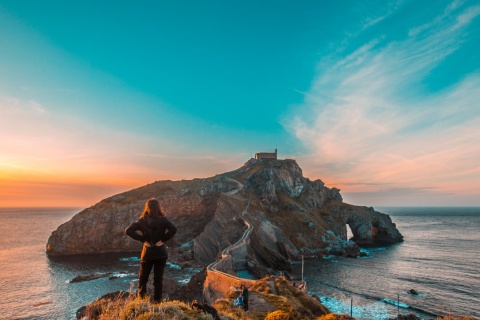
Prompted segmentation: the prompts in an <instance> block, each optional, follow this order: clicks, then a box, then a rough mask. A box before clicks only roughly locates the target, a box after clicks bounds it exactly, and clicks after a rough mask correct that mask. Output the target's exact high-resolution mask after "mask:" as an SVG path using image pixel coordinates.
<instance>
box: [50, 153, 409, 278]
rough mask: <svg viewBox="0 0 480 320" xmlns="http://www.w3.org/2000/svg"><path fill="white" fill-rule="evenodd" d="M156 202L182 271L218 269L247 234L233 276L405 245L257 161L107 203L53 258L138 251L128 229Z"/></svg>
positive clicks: (287, 171)
mask: <svg viewBox="0 0 480 320" xmlns="http://www.w3.org/2000/svg"><path fill="white" fill-rule="evenodd" d="M152 197H155V198H157V199H159V200H160V202H161V203H162V206H163V207H164V208H165V210H166V211H167V213H168V216H169V219H170V220H171V221H172V222H173V223H174V224H175V225H176V226H177V227H178V233H177V235H176V236H175V237H174V239H172V241H170V242H169V246H170V259H171V260H173V261H175V262H176V263H178V264H180V265H182V266H185V265H204V266H206V265H208V264H211V263H213V262H214V261H216V260H217V259H219V258H221V257H222V252H223V251H224V250H225V249H226V248H227V247H229V246H231V245H232V244H234V243H236V242H237V241H238V240H239V239H240V238H242V236H245V235H246V230H247V229H248V228H250V229H251V230H249V232H248V237H246V238H245V239H243V245H241V246H239V248H235V250H232V252H231V254H232V256H233V258H232V261H231V265H230V266H224V268H223V269H224V270H226V271H227V273H231V274H235V272H236V271H238V270H242V269H244V270H248V271H249V272H250V273H251V274H253V275H254V276H255V277H257V278H261V277H264V276H266V275H270V274H273V273H274V272H275V271H280V270H287V271H288V270H290V261H291V260H295V259H298V258H299V256H300V255H305V256H310V257H321V256H323V255H329V254H335V255H345V256H352V257H355V256H357V255H358V253H359V246H376V245H385V244H392V243H396V242H400V241H403V236H402V235H401V234H400V232H399V231H398V230H397V228H396V226H395V224H394V223H393V222H392V221H391V219H390V217H389V216H388V215H386V214H383V213H380V212H377V211H375V210H374V209H373V208H367V207H361V206H355V205H351V204H347V203H344V202H343V200H342V197H341V195H340V190H338V189H336V188H328V187H326V186H325V185H324V183H323V182H322V181H321V180H314V181H311V180H309V179H308V178H306V177H304V176H303V174H302V170H301V168H300V167H299V165H298V164H297V162H296V161H295V160H288V159H287V160H277V159H272V160H266V159H263V160H262V159H250V160H249V161H247V162H246V163H245V164H244V165H243V166H242V167H240V168H239V169H237V170H234V171H231V172H226V173H222V174H219V175H216V176H214V177H210V178H204V179H193V180H182V181H170V180H168V181H157V182H154V183H151V184H148V185H146V186H143V187H140V188H137V189H134V190H131V191H127V192H124V193H121V194H117V195H115V196H112V197H110V198H107V199H104V200H102V201H100V202H99V203H97V204H95V205H94V206H92V207H90V208H87V209H85V210H83V211H81V212H80V213H78V214H77V215H75V216H74V217H73V218H72V219H71V220H70V221H68V222H66V223H65V224H63V225H61V226H59V227H58V229H57V230H55V231H54V232H53V233H52V235H51V236H50V238H49V239H48V243H47V254H48V255H49V256H60V255H62V256H63V255H77V254H96V253H105V252H129V251H133V252H139V250H140V244H139V243H138V242H136V241H133V240H131V239H130V238H129V237H126V236H125V235H124V234H123V230H124V229H125V227H126V226H128V225H129V224H130V223H132V222H133V221H134V220H136V219H137V218H138V217H139V215H140V213H141V211H142V209H143V205H144V203H145V201H146V200H147V199H149V198H152ZM347 225H348V226H350V228H351V231H352V233H353V238H352V239H351V240H348V239H347ZM223 253H224V252H223Z"/></svg>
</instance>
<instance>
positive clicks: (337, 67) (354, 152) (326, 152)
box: [285, 1, 480, 201]
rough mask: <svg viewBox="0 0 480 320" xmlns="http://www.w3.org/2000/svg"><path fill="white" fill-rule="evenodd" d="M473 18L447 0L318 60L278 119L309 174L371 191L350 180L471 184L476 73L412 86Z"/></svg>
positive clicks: (475, 173) (479, 83)
mask: <svg viewBox="0 0 480 320" xmlns="http://www.w3.org/2000/svg"><path fill="white" fill-rule="evenodd" d="M479 15H480V9H479V7H478V6H471V7H467V8H464V7H463V6H462V3H461V2H460V1H454V2H452V3H451V4H450V5H449V6H448V7H447V8H446V9H445V11H444V12H443V13H442V14H441V15H440V16H439V17H437V18H435V19H434V20H433V21H430V22H428V23H426V24H424V25H421V26H419V27H414V28H411V29H410V33H409V36H408V37H406V38H405V39H403V40H395V41H390V42H387V40H386V39H385V38H384V37H381V36H379V37H378V38H375V39H373V40H370V41H369V42H367V43H365V44H364V45H361V46H360V47H359V48H358V49H357V50H356V51H354V52H353V53H351V54H350V55H348V56H345V57H342V58H340V59H338V60H337V62H336V63H335V64H331V66H326V64H324V63H322V62H321V63H320V65H321V67H320V70H319V73H318V77H317V78H316V80H315V81H314V83H313V85H312V88H311V90H310V91H309V92H308V94H307V95H306V96H305V103H304V104H303V105H301V106H300V107H298V108H296V109H295V111H294V115H293V116H292V115H289V119H293V120H288V121H286V122H285V125H286V126H287V128H289V130H291V131H292V132H293V133H294V134H295V135H296V137H297V138H298V139H300V140H301V141H302V142H303V143H304V144H305V145H306V146H307V147H308V148H310V154H309V155H307V156H305V157H303V159H301V161H304V162H306V163H307V166H308V167H309V168H311V169H310V171H311V172H310V174H312V175H315V176H318V177H320V178H323V179H324V180H325V181H327V182H330V183H333V184H337V183H339V182H344V183H343V185H340V187H343V188H344V189H345V191H346V192H347V193H348V192H370V191H372V192H377V193H378V194H380V193H381V189H378V188H376V189H371V188H370V189H368V188H369V187H368V186H367V185H363V186H362V189H358V182H360V183H368V184H372V185H376V184H383V183H386V184H394V186H393V187H389V188H388V190H387V188H384V189H383V190H386V191H389V190H390V191H391V190H393V189H392V188H399V189H398V190H403V189H402V188H407V189H408V188H414V189H415V188H423V187H422V185H433V186H436V187H442V188H443V189H442V190H443V191H442V194H453V193H457V194H458V193H464V192H467V193H471V192H472V191H471V190H473V189H475V190H478V189H479V187H480V170H479V168H480V167H479V164H478V161H477V159H480V143H479V141H480V129H479V127H478V123H480V108H479V101H480V90H479V88H480V73H478V70H477V72H475V70H473V72H472V73H471V74H467V75H465V77H464V78H463V79H461V80H460V81H459V82H458V83H456V84H454V85H451V86H450V87H448V88H445V89H443V90H441V91H438V92H435V93H429V94H420V93H419V92H420V91H421V90H420V89H419V88H421V87H422V81H423V80H424V79H425V78H426V77H428V75H429V74H430V72H431V71H432V70H433V69H434V68H436V67H437V66H438V65H439V64H440V63H441V62H442V61H444V60H445V58H446V57H448V56H449V55H451V54H453V53H455V52H456V51H457V50H458V49H459V48H460V47H461V45H462V43H463V40H464V36H465V34H467V33H468V26H469V24H470V23H471V22H472V21H474V19H476V18H477V17H478V16H479ZM327 59H328V60H329V61H331V60H332V57H327ZM349 181H350V182H349ZM351 181H355V182H357V187H354V186H353V185H352V184H349V183H351ZM409 190H410V189H409ZM432 192H433V193H436V192H437V191H435V190H433V191H432ZM389 194H392V192H389ZM397 194H398V196H399V197H401V196H402V193H397ZM437 194H438V192H437ZM432 201H434V200H432Z"/></svg>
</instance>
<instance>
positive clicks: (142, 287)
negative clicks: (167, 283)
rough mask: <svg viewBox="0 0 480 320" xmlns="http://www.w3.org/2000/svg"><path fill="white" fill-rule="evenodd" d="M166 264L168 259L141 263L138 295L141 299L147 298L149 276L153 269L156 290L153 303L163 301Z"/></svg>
mask: <svg viewBox="0 0 480 320" xmlns="http://www.w3.org/2000/svg"><path fill="white" fill-rule="evenodd" d="M166 264H167V259H155V260H149V261H141V262H140V274H139V275H138V294H139V295H140V297H142V298H143V297H145V293H146V292H147V282H148V276H149V275H150V272H151V271H152V267H153V268H154V269H153V287H154V288H155V293H154V295H153V301H155V302H160V301H161V300H162V290H163V270H164V269H165V265H166Z"/></svg>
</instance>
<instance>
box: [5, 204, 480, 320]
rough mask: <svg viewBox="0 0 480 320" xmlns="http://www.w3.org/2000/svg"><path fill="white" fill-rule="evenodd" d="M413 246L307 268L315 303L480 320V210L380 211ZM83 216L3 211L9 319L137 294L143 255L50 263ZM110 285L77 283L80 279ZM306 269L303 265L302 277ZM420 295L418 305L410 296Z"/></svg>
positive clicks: (51, 315)
mask: <svg viewBox="0 0 480 320" xmlns="http://www.w3.org/2000/svg"><path fill="white" fill-rule="evenodd" d="M375 209H376V210H377V211H380V212H384V213H387V214H389V215H390V216H391V217H392V220H393V221H394V222H395V223H396V225H397V227H398V229H399V230H400V232H401V233H402V234H403V236H404V237H405V241H404V242H402V243H400V244H396V245H390V246H385V247H380V248H364V249H362V250H363V251H364V252H365V253H366V256H365V257H360V258H343V257H332V256H327V257H323V259H319V260H305V261H304V264H303V276H304V279H305V280H306V281H307V288H308V291H309V293H310V294H312V295H316V296H318V297H319V298H320V299H321V301H322V302H323V303H324V304H325V305H326V306H327V307H328V308H329V309H330V310H331V311H332V312H335V313H344V314H352V315H353V316H354V317H355V318H358V319H371V320H375V319H379V320H383V319H388V318H393V317H396V316H397V314H399V313H400V314H408V313H415V314H417V315H419V316H420V317H421V318H422V319H435V316H436V315H445V314H449V313H450V314H454V315H470V316H473V317H475V318H479V317H480V289H479V288H480V272H479V271H480V268H479V265H480V208H479V207H475V208H473V207H469V208H466V207H465V208H453V207H452V208H445V207H442V208H433V207H420V208H414V207H377V208H375ZM79 211H80V210H79V209H76V208H28V209H25V208H22V209H20V208H14V209H12V208H0V319H75V315H76V311H77V309H79V308H80V307H82V306H84V305H85V304H87V303H89V302H91V301H93V300H95V299H97V298H99V297H101V296H102V295H104V294H106V293H108V292H113V291H117V290H126V291H128V290H134V289H135V287H136V285H137V282H136V281H137V272H138V268H139V258H138V255H137V254H133V253H126V254H101V255H94V256H76V257H64V258H55V259H52V258H49V257H47V255H46V254H45V245H46V243H47V240H48V237H49V236H50V234H51V233H52V231H54V230H55V229H56V228H57V227H58V226H59V225H61V224H62V223H64V222H66V221H68V220H70V218H72V217H73V215H74V214H76V213H77V212H79ZM195 272H198V270H195V269H183V270H182V269H181V268H180V267H179V266H178V265H175V264H172V263H170V264H169V265H168V268H167V270H166V275H167V276H168V277H171V278H173V279H176V280H177V281H178V282H180V283H186V282H187V281H188V280H189V279H190V277H191V276H192V275H193V274H194V273H195ZM97 273H109V274H110V276H112V277H111V278H110V277H104V278H100V279H96V280H91V281H85V282H77V283H71V282H70V280H72V279H73V278H75V277H77V276H84V275H91V274H97ZM301 273H302V264H301V263H300V262H297V263H295V264H294V274H295V275H296V276H298V277H300V276H301ZM410 289H414V290H415V291H416V292H418V294H417V295H412V294H410V293H408V291H409V290H410Z"/></svg>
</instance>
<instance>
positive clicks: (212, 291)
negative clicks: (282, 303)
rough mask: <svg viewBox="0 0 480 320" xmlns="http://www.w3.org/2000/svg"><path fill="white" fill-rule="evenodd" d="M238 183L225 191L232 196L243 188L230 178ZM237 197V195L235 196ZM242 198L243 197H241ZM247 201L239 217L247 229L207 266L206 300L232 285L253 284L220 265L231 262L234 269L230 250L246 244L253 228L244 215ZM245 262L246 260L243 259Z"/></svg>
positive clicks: (222, 292)
mask: <svg viewBox="0 0 480 320" xmlns="http://www.w3.org/2000/svg"><path fill="white" fill-rule="evenodd" d="M230 180H232V181H235V182H237V183H238V185H239V188H238V189H236V190H233V191H230V192H228V193H227V195H229V196H234V194H235V193H237V192H238V191H239V190H241V189H243V185H242V184H241V183H240V182H238V181H236V180H233V179H230ZM237 198H239V197H237ZM242 199H243V198H242ZM244 200H246V201H247V204H246V206H245V208H244V209H243V211H242V212H241V213H240V215H239V216H240V217H241V218H242V219H243V222H244V223H245V225H246V226H247V229H246V230H245V231H244V233H243V235H242V236H241V237H240V239H239V240H238V241H237V242H235V243H234V244H232V245H230V246H228V247H226V248H225V249H224V250H223V251H222V254H221V259H220V260H217V261H214V262H212V263H211V264H209V265H208V266H207V278H206V280H205V287H204V292H203V296H204V299H205V300H206V301H207V302H213V301H215V299H217V298H220V297H222V296H224V295H225V294H226V293H227V292H228V291H229V290H230V289H231V287H232V286H234V287H235V286H240V285H241V284H245V285H247V286H252V285H254V284H255V282H256V281H255V280H250V279H244V278H240V277H238V276H235V275H232V274H229V273H227V272H224V271H222V270H221V266H222V265H226V264H229V263H231V264H230V265H231V269H233V270H234V271H236V270H235V263H234V254H232V252H233V251H234V250H238V249H239V248H241V247H242V246H246V245H247V239H248V237H249V236H250V233H251V232H252V230H253V225H252V223H250V221H248V219H247V217H246V213H247V210H248V208H249V206H250V200H248V199H244ZM245 262H246V260H245Z"/></svg>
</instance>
